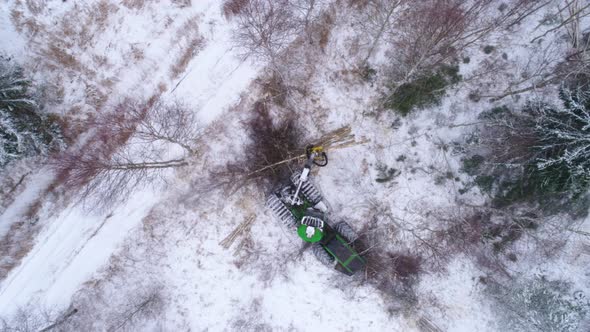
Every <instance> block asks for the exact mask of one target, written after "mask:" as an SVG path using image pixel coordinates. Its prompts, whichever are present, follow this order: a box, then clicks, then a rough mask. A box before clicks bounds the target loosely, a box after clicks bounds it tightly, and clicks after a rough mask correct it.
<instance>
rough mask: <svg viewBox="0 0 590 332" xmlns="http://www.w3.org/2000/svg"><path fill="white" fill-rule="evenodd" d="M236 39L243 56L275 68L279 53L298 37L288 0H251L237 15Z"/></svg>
mask: <svg viewBox="0 0 590 332" xmlns="http://www.w3.org/2000/svg"><path fill="white" fill-rule="evenodd" d="M236 21H237V27H236V29H235V32H234V36H233V38H234V42H235V43H236V44H237V45H238V46H239V47H240V48H241V49H242V50H243V56H244V57H249V56H252V57H254V58H255V60H262V61H265V62H268V63H270V64H271V66H272V67H276V59H277V57H278V55H279V54H280V53H281V52H282V51H283V50H284V49H285V48H286V47H287V46H288V45H289V43H290V42H292V41H293V39H294V38H295V37H296V36H297V24H296V22H295V20H294V19H293V14H292V12H291V6H290V4H289V1H288V0H250V1H248V2H247V3H245V4H243V5H242V7H241V8H240V14H239V15H238V16H237V17H236Z"/></svg>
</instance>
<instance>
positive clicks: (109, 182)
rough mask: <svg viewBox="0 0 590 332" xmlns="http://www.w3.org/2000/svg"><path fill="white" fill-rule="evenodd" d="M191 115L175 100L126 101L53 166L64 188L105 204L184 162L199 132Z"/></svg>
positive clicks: (62, 155)
mask: <svg viewBox="0 0 590 332" xmlns="http://www.w3.org/2000/svg"><path fill="white" fill-rule="evenodd" d="M195 116H196V115H195V113H194V112H193V111H192V110H191V109H190V108H188V107H186V106H184V105H182V104H179V103H175V104H162V103H160V102H156V103H155V104H153V105H149V104H142V103H137V102H134V101H130V100H127V101H125V102H123V103H121V104H120V105H118V106H117V108H116V109H115V111H114V112H113V113H112V114H108V115H105V116H102V117H101V118H100V119H98V120H96V121H94V123H93V125H94V126H95V128H96V133H95V134H94V135H93V136H92V137H91V138H90V139H89V140H88V141H87V142H86V144H84V146H83V147H82V148H79V149H75V150H69V151H66V152H65V153H63V154H61V155H59V156H58V157H57V158H54V160H53V161H52V165H53V166H54V168H55V169H56V171H57V173H58V176H60V177H61V178H62V179H61V180H62V181H63V182H64V183H65V184H66V186H67V187H69V188H73V189H80V188H82V191H81V193H80V199H81V201H83V200H85V199H86V198H90V197H95V198H98V200H97V202H98V203H99V204H95V206H100V207H105V206H107V205H109V204H112V203H114V202H116V201H118V200H119V199H123V198H124V197H126V196H128V194H129V193H131V192H132V191H133V190H135V189H137V188H138V187H141V186H143V185H148V184H150V183H153V182H154V181H156V180H159V179H162V175H164V174H165V172H166V170H169V169H173V168H178V167H182V166H186V165H188V163H189V159H190V157H192V156H195V155H197V148H196V145H197V141H198V139H199V137H200V135H201V128H200V127H199V125H198V122H197V120H196V118H195ZM95 203H96V202H95Z"/></svg>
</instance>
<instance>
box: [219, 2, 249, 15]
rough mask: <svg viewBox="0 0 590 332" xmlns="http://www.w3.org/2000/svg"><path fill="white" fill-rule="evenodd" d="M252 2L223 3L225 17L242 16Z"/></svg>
mask: <svg viewBox="0 0 590 332" xmlns="http://www.w3.org/2000/svg"><path fill="white" fill-rule="evenodd" d="M248 2H250V0H226V1H225V2H224V3H223V8H222V10H223V15H225V18H228V19H229V18H231V17H232V16H236V15H240V14H241V13H242V11H243V10H244V7H245V6H246V5H248Z"/></svg>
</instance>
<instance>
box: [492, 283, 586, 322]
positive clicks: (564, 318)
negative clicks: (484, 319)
mask: <svg viewBox="0 0 590 332" xmlns="http://www.w3.org/2000/svg"><path fill="white" fill-rule="evenodd" d="M487 291H488V292H489V293H490V295H492V297H493V298H494V300H495V302H496V305H495V306H494V308H495V309H496V310H497V312H498V315H499V318H500V320H499V321H500V324H501V329H502V330H505V331H514V332H521V331H522V332H524V331H547V332H574V331H580V328H583V324H584V319H585V318H586V316H587V314H588V310H589V304H588V301H587V300H584V299H583V296H581V295H580V294H576V295H574V292H572V290H571V286H570V285H569V284H568V283H566V282H563V281H558V280H556V281H550V280H548V279H547V278H545V277H543V276H535V277H533V278H530V279H524V280H519V281H517V282H515V283H514V284H512V285H509V286H508V287H506V286H502V285H499V284H495V283H492V284H491V285H489V286H488V289H487ZM576 297H577V298H576Z"/></svg>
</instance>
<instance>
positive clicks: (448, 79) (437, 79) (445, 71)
mask: <svg viewBox="0 0 590 332" xmlns="http://www.w3.org/2000/svg"><path fill="white" fill-rule="evenodd" d="M460 80H461V77H460V75H459V67H457V66H443V67H442V68H441V69H440V70H438V71H437V72H435V73H427V74H424V75H421V76H419V77H417V78H416V79H415V80H413V81H412V82H409V83H404V84H402V85H400V86H397V87H395V88H393V93H392V94H391V95H390V96H388V97H387V98H386V99H385V104H384V106H385V108H387V109H393V110H395V111H397V112H398V113H400V114H401V115H403V116H406V115H408V114H409V113H410V112H411V111H412V110H414V109H416V108H418V109H421V108H426V107H429V106H433V105H436V104H438V103H440V100H441V99H442V97H443V96H444V95H445V91H446V88H447V87H448V86H449V85H452V84H455V83H458V82H459V81H460Z"/></svg>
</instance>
